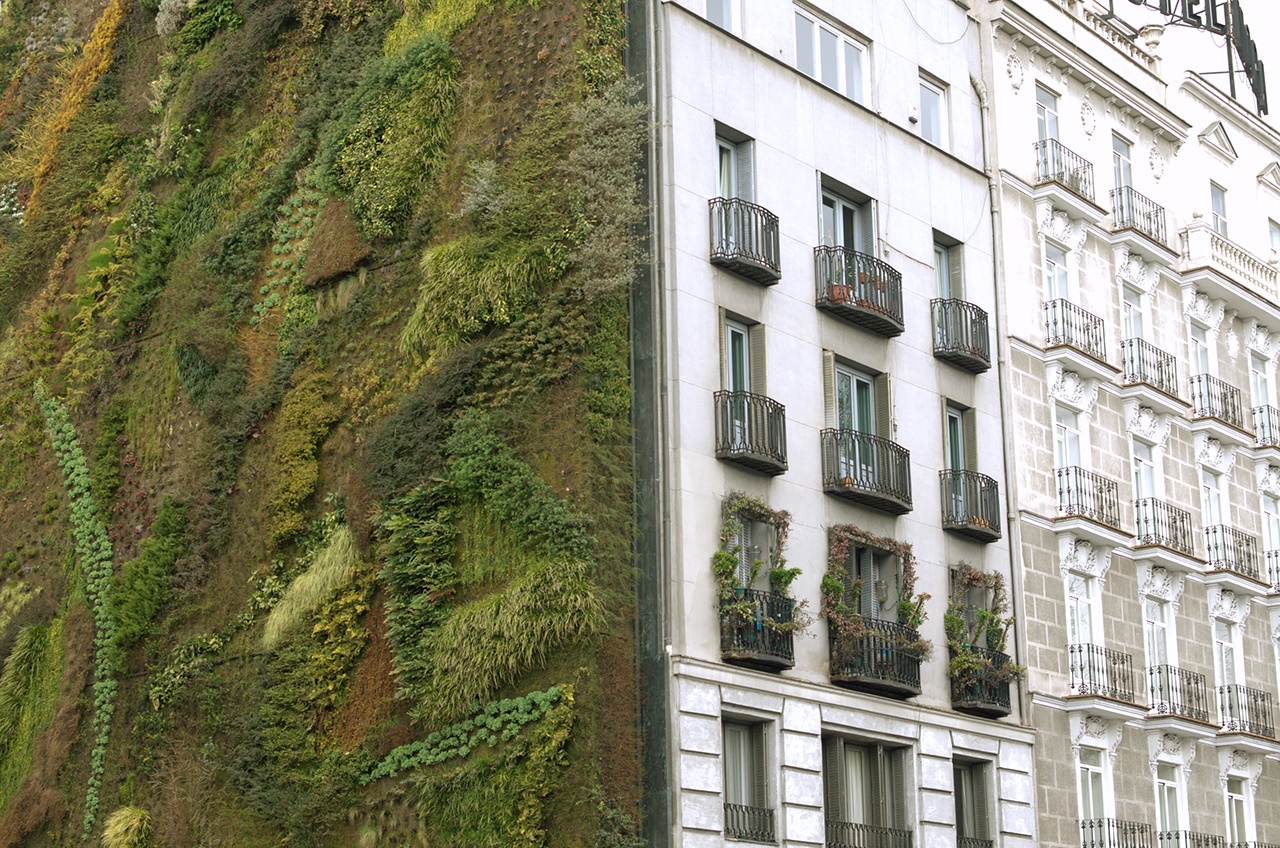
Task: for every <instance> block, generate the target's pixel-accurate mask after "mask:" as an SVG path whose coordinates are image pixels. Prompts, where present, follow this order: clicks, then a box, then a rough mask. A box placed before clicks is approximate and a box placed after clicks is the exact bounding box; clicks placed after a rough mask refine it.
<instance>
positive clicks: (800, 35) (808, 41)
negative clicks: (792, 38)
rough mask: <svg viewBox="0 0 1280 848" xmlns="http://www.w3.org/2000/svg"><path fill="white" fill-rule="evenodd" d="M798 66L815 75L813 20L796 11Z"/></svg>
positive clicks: (804, 71) (803, 70) (801, 69)
mask: <svg viewBox="0 0 1280 848" xmlns="http://www.w3.org/2000/svg"><path fill="white" fill-rule="evenodd" d="M796 68H797V69H799V70H800V71H802V72H803V73H806V74H808V75H809V76H814V65H813V21H811V20H809V19H808V18H806V17H805V16H804V15H802V14H800V13H799V12H797V13H796Z"/></svg>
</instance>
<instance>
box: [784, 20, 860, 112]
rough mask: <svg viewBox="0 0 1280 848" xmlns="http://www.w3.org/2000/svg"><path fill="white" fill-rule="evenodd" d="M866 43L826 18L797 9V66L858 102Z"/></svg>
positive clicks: (828, 86)
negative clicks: (822, 19)
mask: <svg viewBox="0 0 1280 848" xmlns="http://www.w3.org/2000/svg"><path fill="white" fill-rule="evenodd" d="M866 50H867V48H866V45H864V44H862V43H861V42H859V41H856V40H854V39H852V38H850V37H849V36H847V35H845V34H844V33H841V32H839V31H838V30H836V29H835V28H834V27H832V26H830V25H829V24H827V23H826V22H824V21H820V20H818V19H817V18H814V17H813V16H811V15H808V14H806V13H804V12H801V11H799V10H797V11H796V68H797V69H799V70H800V71H801V72H803V73H806V74H808V75H809V76H811V77H813V78H814V79H816V80H818V81H819V82H821V83H822V84H823V85H825V86H826V87H827V88H833V89H835V90H836V91H838V92H840V93H841V94H843V95H844V96H845V97H848V98H849V99H850V100H854V101H856V102H858V103H861V102H863V101H862V77H863V64H864V61H865V57H866Z"/></svg>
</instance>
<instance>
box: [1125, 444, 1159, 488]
mask: <svg viewBox="0 0 1280 848" xmlns="http://www.w3.org/2000/svg"><path fill="white" fill-rule="evenodd" d="M1139 445H1141V446H1142V448H1143V449H1145V451H1146V454H1147V455H1146V456H1139V455H1138V453H1139ZM1158 450H1159V449H1158V448H1157V447H1156V446H1154V445H1150V444H1147V443H1146V442H1144V441H1142V440H1141V439H1130V444H1129V455H1130V457H1131V458H1132V466H1133V498H1134V500H1135V501H1140V500H1145V499H1147V498H1155V499H1157V500H1162V498H1161V497H1160V495H1161V491H1162V489H1163V487H1162V486H1161V482H1162V481H1161V474H1160V472H1161V462H1160V460H1161V458H1162V457H1160V456H1159V454H1158V453H1157V451H1158ZM1143 469H1149V471H1148V474H1147V475H1143V474H1142V470H1143ZM1142 476H1149V482H1150V491H1147V492H1144V491H1143V486H1142V485H1140V484H1139V482H1138V481H1139V479H1140V478H1141V477H1142Z"/></svg>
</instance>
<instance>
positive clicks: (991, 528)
mask: <svg viewBox="0 0 1280 848" xmlns="http://www.w3.org/2000/svg"><path fill="white" fill-rule="evenodd" d="M939 477H940V479H941V480H942V527H943V529H944V530H957V531H959V532H961V533H968V534H970V535H974V534H978V535H980V536H983V537H986V536H989V537H990V538H992V539H998V538H1000V486H999V484H998V483H996V481H995V480H993V479H992V478H990V477H988V476H987V475H985V474H979V473H978V472H976V471H941V472H939Z"/></svg>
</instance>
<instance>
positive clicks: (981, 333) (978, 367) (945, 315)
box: [929, 298, 991, 374]
mask: <svg viewBox="0 0 1280 848" xmlns="http://www.w3.org/2000/svg"><path fill="white" fill-rule="evenodd" d="M929 306H930V308H931V309H932V311H933V355H934V356H936V357H937V358H938V359H941V360H944V361H946V362H950V363H951V364H952V365H955V366H957V367H959V368H963V369H964V370H966V371H972V372H973V373H974V374H981V373H982V372H983V371H986V370H987V369H989V368H990V367H991V334H990V332H989V330H988V328H987V313H986V312H985V311H983V310H982V309H981V308H979V307H977V306H974V305H973V304H972V303H966V302H965V301H963V300H955V299H944V298H935V299H933V300H931V301H929Z"/></svg>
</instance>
